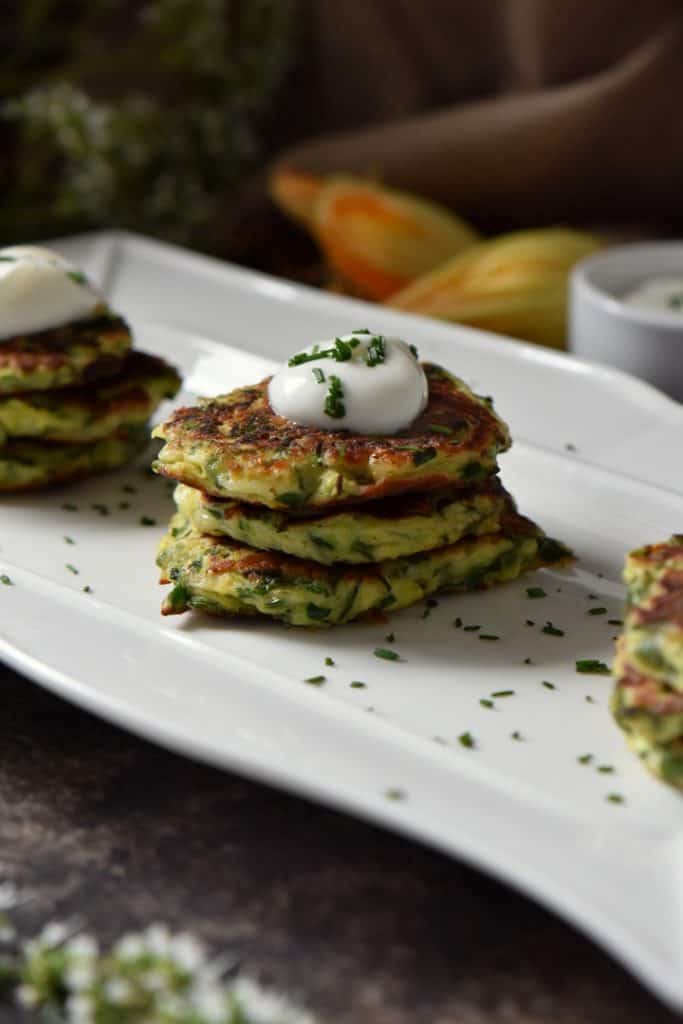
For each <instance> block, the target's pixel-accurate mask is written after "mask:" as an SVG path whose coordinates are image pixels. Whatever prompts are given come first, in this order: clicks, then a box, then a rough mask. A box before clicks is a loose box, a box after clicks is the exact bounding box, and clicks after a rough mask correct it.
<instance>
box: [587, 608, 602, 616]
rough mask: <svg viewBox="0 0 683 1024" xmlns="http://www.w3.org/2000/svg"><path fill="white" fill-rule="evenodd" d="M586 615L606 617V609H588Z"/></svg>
mask: <svg viewBox="0 0 683 1024" xmlns="http://www.w3.org/2000/svg"><path fill="white" fill-rule="evenodd" d="M588 614H589V615H607V609H606V608H602V607H601V608H589V609H588Z"/></svg>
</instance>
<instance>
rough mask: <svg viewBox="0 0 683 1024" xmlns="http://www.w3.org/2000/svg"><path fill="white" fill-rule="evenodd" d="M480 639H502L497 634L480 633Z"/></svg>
mask: <svg viewBox="0 0 683 1024" xmlns="http://www.w3.org/2000/svg"><path fill="white" fill-rule="evenodd" d="M479 639H480V640H500V637H499V636H496V634H495V633H480V634H479Z"/></svg>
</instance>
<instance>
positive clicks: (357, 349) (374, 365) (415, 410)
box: [268, 331, 428, 434]
mask: <svg viewBox="0 0 683 1024" xmlns="http://www.w3.org/2000/svg"><path fill="white" fill-rule="evenodd" d="M268 397H269V399H270V404H271V406H272V408H273V410H274V412H276V413H277V414H278V415H280V416H284V417H285V418H286V419H288V420H292V421H293V422H294V423H299V424H301V425H302V426H306V427H315V428H317V429H322V430H349V431H351V432H352V433H354V434H396V433H398V431H400V430H403V429H404V428H405V427H408V426H410V424H411V423H412V422H413V420H414V419H415V418H416V417H417V416H419V415H420V413H421V412H422V411H423V410H424V408H425V406H426V405H427V399H428V386H427V378H426V377H425V374H424V371H423V369H422V367H421V366H420V364H419V363H418V361H417V353H416V351H415V350H414V349H411V347H410V345H408V344H407V343H406V342H405V341H403V340H402V339H401V338H389V337H386V336H384V335H381V334H372V333H371V332H370V331H354V332H353V333H351V334H345V335H343V336H341V337H339V338H331V339H330V340H329V341H320V342H318V343H317V344H316V345H311V346H310V347H309V348H306V349H303V350H302V351H301V352H298V353H297V354H296V355H294V356H292V358H291V359H290V360H289V361H288V362H287V363H285V365H284V366H282V367H281V368H280V369H279V370H278V372H277V373H276V374H275V376H274V377H273V378H272V380H271V381H270V384H269V387H268Z"/></svg>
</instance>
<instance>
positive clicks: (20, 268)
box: [0, 245, 103, 340]
mask: <svg viewBox="0 0 683 1024" xmlns="http://www.w3.org/2000/svg"><path fill="white" fill-rule="evenodd" d="M102 301H103V300H102V296H101V295H100V294H99V292H98V291H97V290H96V289H95V288H93V286H92V285H91V284H90V283H89V281H88V280H87V278H86V277H85V275H84V274H83V273H81V271H80V270H78V268H77V267H75V266H73V264H72V263H69V262H68V261H67V260H65V259H64V258H63V257H62V256H60V255H59V254H58V253H56V252H52V250H51V249H45V248H42V247H41V246H37V245H14V246H10V247H9V248H7V249H0V340H2V339H3V338H4V339H6V338H12V337H14V335H17V334H32V333H33V332H35V331H46V330H50V329H51V328H52V327H62V326H63V325H64V324H68V323H71V321H73V320H82V319H84V318H85V317H88V316H91V315H92V313H93V312H94V310H95V307H96V306H97V305H98V304H99V303H101V302H102Z"/></svg>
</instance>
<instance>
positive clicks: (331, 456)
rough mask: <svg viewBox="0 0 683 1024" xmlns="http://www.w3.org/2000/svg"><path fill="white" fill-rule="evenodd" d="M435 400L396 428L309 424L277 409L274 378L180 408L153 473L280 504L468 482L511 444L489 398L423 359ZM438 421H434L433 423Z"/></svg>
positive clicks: (159, 433)
mask: <svg viewBox="0 0 683 1024" xmlns="http://www.w3.org/2000/svg"><path fill="white" fill-rule="evenodd" d="M424 371H425V374H426V376H427V381H428V385H429V402H428V405H427V408H426V409H425V411H424V412H423V413H422V414H421V415H420V416H419V417H418V418H417V419H416V420H415V421H414V422H413V423H412V424H411V425H410V427H408V428H407V429H405V430H403V431H401V432H400V433H398V434H395V435H392V436H382V437H375V436H369V435H362V434H351V433H349V432H348V431H335V430H331V431H328V430H320V429H315V428H310V427H303V426H300V425H298V424H296V423H293V422H292V421H291V420H287V419H285V418H284V417H282V416H278V415H277V414H276V413H275V412H274V411H273V409H272V408H271V405H270V402H269V400H268V382H269V378H267V379H266V380H263V381H261V382H260V383H259V384H256V385H253V386H251V387H244V388H238V389H237V390H235V391H232V392H230V393H229V394H228V395H223V396H219V397H218V398H215V399H210V400H204V401H201V402H200V403H199V405H197V406H194V407H191V408H184V409H179V410H177V411H176V412H175V413H174V414H173V415H172V416H171V418H170V419H169V420H168V421H167V422H166V423H164V424H162V425H161V426H160V427H157V429H156V431H155V434H154V436H155V437H160V438H162V439H164V440H165V441H166V442H167V443H166V446H165V447H164V448H163V449H162V451H161V452H160V454H159V460H158V462H157V463H156V465H155V469H156V470H157V472H159V473H161V474H163V475H164V476H168V477H171V478H172V479H175V480H179V481H181V482H183V483H187V484H189V485H190V486H193V487H199V488H200V489H202V490H204V491H206V492H207V493H208V494H211V495H214V496H216V497H228V498H235V499H237V500H241V501H247V502H249V501H252V502H255V503H256V504H264V505H268V506H270V507H271V508H278V507H290V508H297V507H313V508H315V507H317V506H324V505H340V504H348V503H349V502H353V501H370V500H375V499H377V498H381V497H385V496H388V495H392V494H398V493H400V492H402V491H407V490H411V489H417V488H425V489H426V488H434V487H441V486H446V485H459V486H463V487H469V486H472V484H473V483H476V482H480V481H482V480H484V479H486V478H487V477H488V476H490V475H491V474H492V473H494V472H495V470H496V455H497V453H498V452H499V451H504V450H505V449H506V448H508V447H509V445H510V436H509V432H508V429H507V426H506V425H505V423H503V421H502V420H501V419H499V417H498V416H497V415H496V413H495V412H494V411H493V409H492V408H491V406H490V405H489V403H488V402H487V401H486V400H484V399H481V398H479V397H477V396H476V395H474V394H473V393H472V392H471V391H470V390H469V388H467V386H466V385H465V384H463V382H462V381H460V380H458V378H456V377H453V376H451V375H450V374H449V373H447V372H446V371H445V370H443V369H442V368H441V367H439V366H435V365H433V364H425V365H424ZM435 428H436V429H435Z"/></svg>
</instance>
